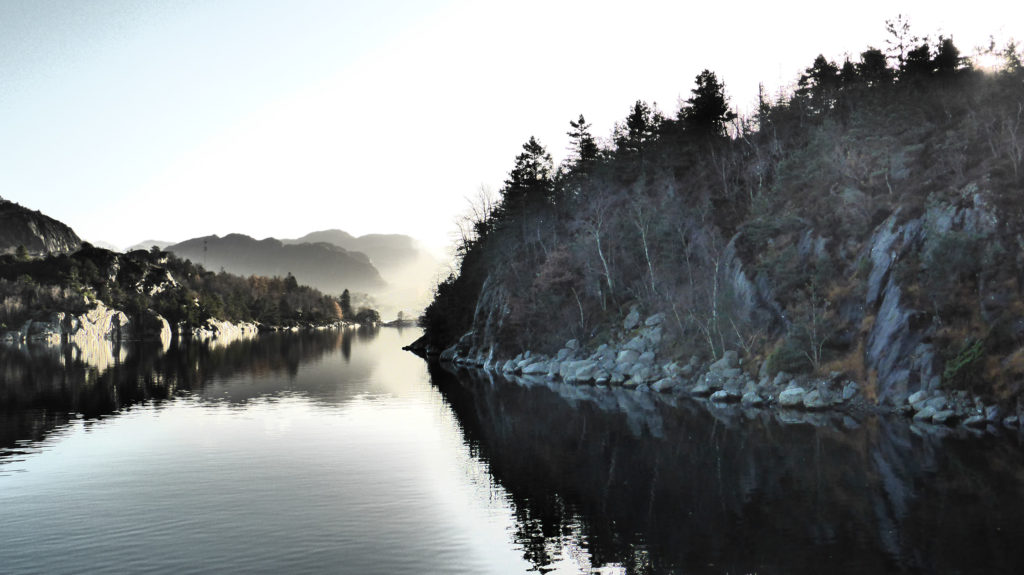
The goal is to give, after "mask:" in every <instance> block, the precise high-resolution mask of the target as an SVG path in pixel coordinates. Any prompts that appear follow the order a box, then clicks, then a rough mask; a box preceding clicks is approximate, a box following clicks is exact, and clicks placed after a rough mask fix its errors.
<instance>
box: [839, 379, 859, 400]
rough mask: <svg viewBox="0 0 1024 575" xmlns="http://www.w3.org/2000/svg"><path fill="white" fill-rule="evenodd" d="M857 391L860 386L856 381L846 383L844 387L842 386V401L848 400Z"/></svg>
mask: <svg viewBox="0 0 1024 575" xmlns="http://www.w3.org/2000/svg"><path fill="white" fill-rule="evenodd" d="M858 392H860V387H858V386H857V384H856V383H854V382H852V381H851V382H850V383H847V384H846V387H844V388H843V401H850V400H851V399H853V398H854V397H855V396H856V395H857V393H858Z"/></svg>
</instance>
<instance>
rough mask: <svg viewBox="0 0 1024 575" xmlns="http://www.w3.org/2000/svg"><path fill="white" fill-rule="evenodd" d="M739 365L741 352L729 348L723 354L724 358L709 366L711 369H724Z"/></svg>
mask: <svg viewBox="0 0 1024 575" xmlns="http://www.w3.org/2000/svg"><path fill="white" fill-rule="evenodd" d="M738 365H739V354H737V353H736V352H735V351H732V350H729V351H727V352H725V354H723V355H722V359H719V360H718V361H716V362H715V363H712V364H711V366H710V367H708V369H709V370H711V371H723V370H726V369H734V368H736V366H738Z"/></svg>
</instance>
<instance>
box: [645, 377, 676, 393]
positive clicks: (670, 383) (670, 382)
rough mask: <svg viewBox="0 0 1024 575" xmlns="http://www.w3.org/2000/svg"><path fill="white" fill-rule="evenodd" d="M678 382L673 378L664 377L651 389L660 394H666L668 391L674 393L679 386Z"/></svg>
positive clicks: (652, 385)
mask: <svg viewBox="0 0 1024 575" xmlns="http://www.w3.org/2000/svg"><path fill="white" fill-rule="evenodd" d="M678 383H679V382H678V381H677V380H675V379H673V378H671V377H663V378H661V379H659V380H658V381H656V382H654V383H653V384H651V389H653V390H654V391H657V392H658V393H665V392H666V391H672V390H673V389H675V387H676V385H678Z"/></svg>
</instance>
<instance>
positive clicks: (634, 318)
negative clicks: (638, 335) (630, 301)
mask: <svg viewBox="0 0 1024 575" xmlns="http://www.w3.org/2000/svg"><path fill="white" fill-rule="evenodd" d="M638 325H640V310H638V309H637V308H636V307H633V309H631V310H630V311H629V314H628V315H627V316H626V319H624V320H623V321H622V329H624V330H626V331H629V330H631V329H633V328H635V327H636V326H638Z"/></svg>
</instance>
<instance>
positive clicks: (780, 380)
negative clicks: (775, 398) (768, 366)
mask: <svg viewBox="0 0 1024 575" xmlns="http://www.w3.org/2000/svg"><path fill="white" fill-rule="evenodd" d="M791 381H793V376H792V375H790V374H788V373H786V372H784V371H780V372H779V373H776V374H775V379H774V380H772V384H773V385H775V386H776V387H778V386H782V385H786V384H788V383H789V382H791Z"/></svg>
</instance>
